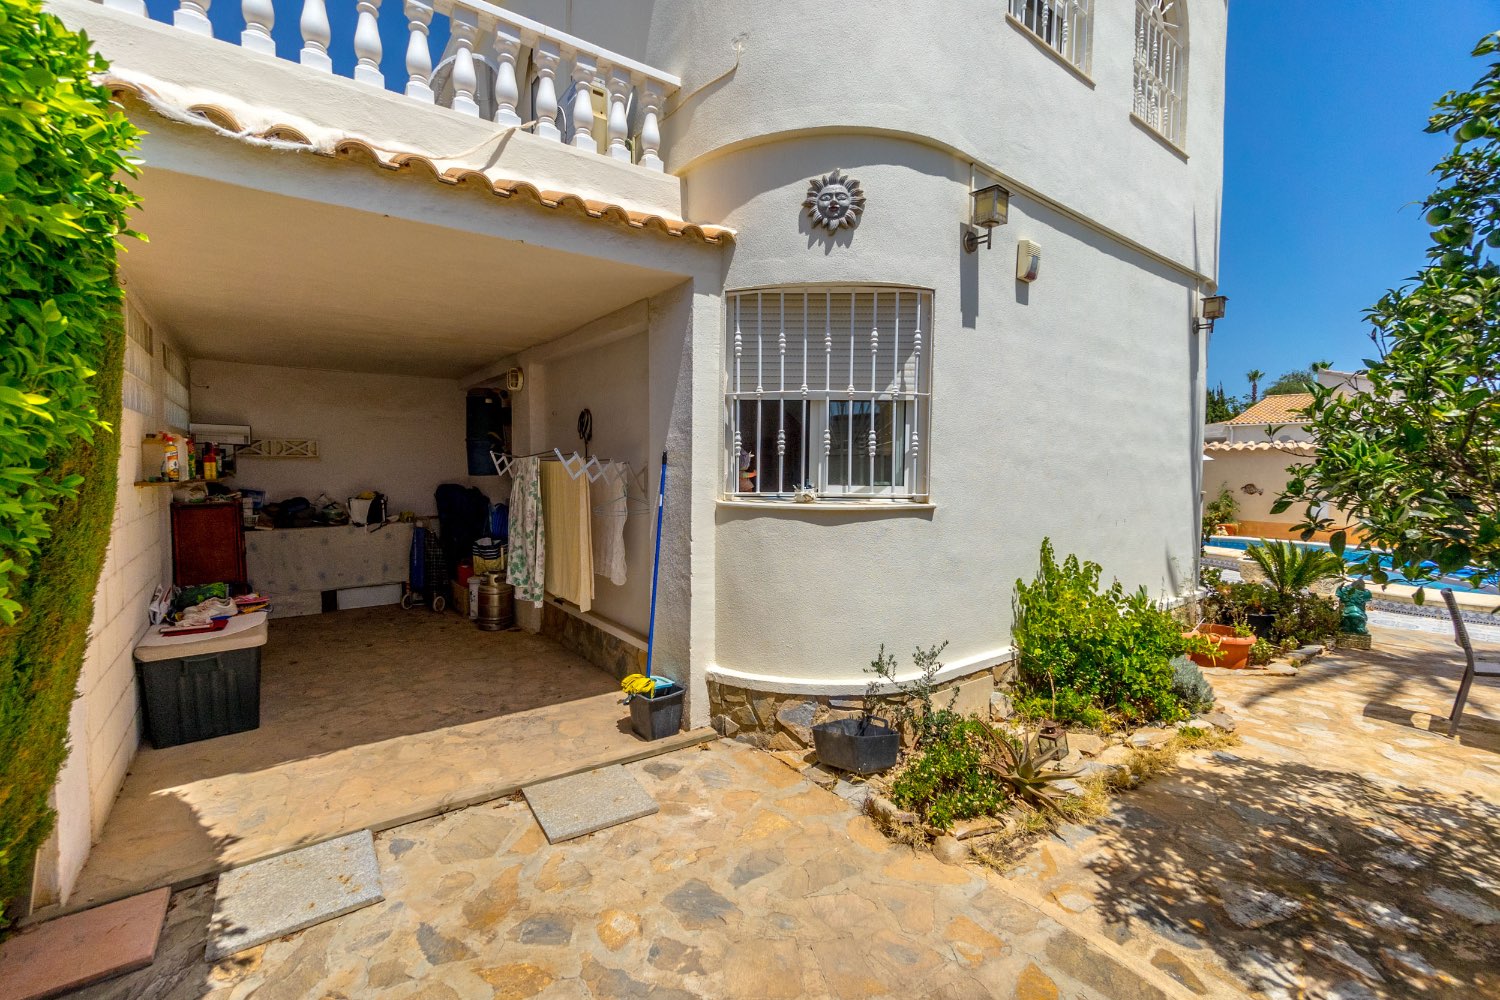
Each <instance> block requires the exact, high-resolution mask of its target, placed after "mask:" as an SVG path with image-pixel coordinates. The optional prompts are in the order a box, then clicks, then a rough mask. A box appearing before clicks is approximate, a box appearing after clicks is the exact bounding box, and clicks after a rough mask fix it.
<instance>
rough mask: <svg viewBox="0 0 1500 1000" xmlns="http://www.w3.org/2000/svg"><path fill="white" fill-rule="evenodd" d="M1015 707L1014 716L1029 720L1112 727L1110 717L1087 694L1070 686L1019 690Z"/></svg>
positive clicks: (1094, 727)
mask: <svg viewBox="0 0 1500 1000" xmlns="http://www.w3.org/2000/svg"><path fill="white" fill-rule="evenodd" d="M1014 707H1015V712H1016V715H1018V716H1020V717H1021V718H1023V719H1026V720H1027V721H1030V722H1040V721H1041V720H1043V719H1053V720H1055V721H1057V722H1064V723H1068V724H1071V725H1077V726H1083V727H1084V728H1085V729H1097V730H1099V731H1101V732H1109V731H1110V730H1112V729H1114V728H1115V722H1114V719H1113V717H1111V716H1110V714H1109V713H1108V712H1106V711H1105V710H1104V709H1102V708H1100V707H1099V706H1097V705H1095V704H1094V703H1093V701H1092V700H1091V699H1090V698H1089V696H1088V695H1085V694H1080V693H1079V692H1077V691H1073V690H1071V689H1069V688H1059V689H1058V690H1057V691H1056V692H1055V693H1054V692H1052V691H1023V692H1018V694H1017V696H1016V698H1015V701H1014Z"/></svg>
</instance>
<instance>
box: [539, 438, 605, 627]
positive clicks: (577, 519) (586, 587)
mask: <svg viewBox="0 0 1500 1000" xmlns="http://www.w3.org/2000/svg"><path fill="white" fill-rule="evenodd" d="M591 511H592V508H591V507H590V506H589V481H588V479H587V478H586V477H584V476H579V477H578V478H577V479H574V478H573V477H572V476H570V475H568V470H567V469H564V468H563V467H562V463H561V462H543V463H542V521H543V524H544V525H545V528H546V532H547V575H546V581H547V582H546V587H547V593H549V594H552V595H553V596H555V597H561V598H562V599H563V600H565V601H572V602H573V603H574V604H576V605H578V608H579V610H580V611H587V610H588V609H589V608H590V607H591V606H592V605H593V603H594V546H593V541H592V538H591V532H590V528H591V526H592V521H593V518H592V513H591Z"/></svg>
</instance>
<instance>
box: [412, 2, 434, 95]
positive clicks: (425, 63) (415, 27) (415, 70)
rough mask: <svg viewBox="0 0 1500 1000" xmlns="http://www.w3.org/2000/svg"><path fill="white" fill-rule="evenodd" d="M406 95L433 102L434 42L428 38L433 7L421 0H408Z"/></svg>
mask: <svg viewBox="0 0 1500 1000" xmlns="http://www.w3.org/2000/svg"><path fill="white" fill-rule="evenodd" d="M405 10H406V31H407V35H406V96H407V97H414V98H416V99H417V100H419V101H421V102H423V103H424V104H432V103H433V102H434V101H435V100H436V98H435V97H434V96H433V93H432V43H431V42H429V41H428V40H427V25H428V24H429V23H430V22H431V21H432V8H431V7H430V6H428V5H427V4H425V3H422V2H421V0H406V7H405Z"/></svg>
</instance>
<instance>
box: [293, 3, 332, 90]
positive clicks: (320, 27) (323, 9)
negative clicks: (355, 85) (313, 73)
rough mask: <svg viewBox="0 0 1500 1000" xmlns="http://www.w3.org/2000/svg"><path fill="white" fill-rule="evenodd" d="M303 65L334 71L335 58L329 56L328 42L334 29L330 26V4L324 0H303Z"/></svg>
mask: <svg viewBox="0 0 1500 1000" xmlns="http://www.w3.org/2000/svg"><path fill="white" fill-rule="evenodd" d="M299 25H300V27H301V28H302V65H304V66H311V67H312V68H313V69H320V70H322V71H323V72H324V73H332V72H333V60H332V59H330V58H328V43H329V41H331V40H332V38H333V30H332V29H331V28H329V26H328V5H327V4H326V3H325V2H324V0H302V20H301V21H300V22H299Z"/></svg>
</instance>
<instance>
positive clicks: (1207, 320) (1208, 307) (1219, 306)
mask: <svg viewBox="0 0 1500 1000" xmlns="http://www.w3.org/2000/svg"><path fill="white" fill-rule="evenodd" d="M1228 302H1229V296H1227V295H1209V296H1206V297H1205V298H1204V299H1203V318H1202V319H1200V320H1198V322H1197V323H1195V324H1194V326H1195V327H1196V328H1197V329H1198V330H1199V331H1200V332H1201V331H1203V330H1212V329H1213V328H1214V320H1216V319H1223V318H1224V308H1225V304H1226V303H1228Z"/></svg>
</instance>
